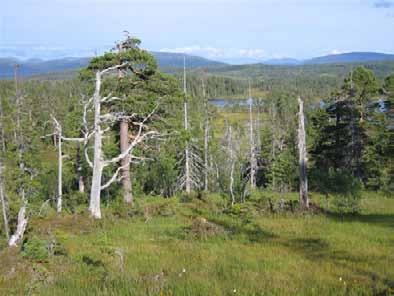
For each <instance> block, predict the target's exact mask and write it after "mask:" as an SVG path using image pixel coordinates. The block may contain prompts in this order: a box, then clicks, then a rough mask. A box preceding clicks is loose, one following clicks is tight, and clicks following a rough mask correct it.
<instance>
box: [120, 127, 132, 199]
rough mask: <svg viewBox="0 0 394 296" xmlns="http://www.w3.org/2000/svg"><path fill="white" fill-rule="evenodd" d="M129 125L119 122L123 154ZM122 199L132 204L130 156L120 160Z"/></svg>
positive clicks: (127, 144)
mask: <svg viewBox="0 0 394 296" xmlns="http://www.w3.org/2000/svg"><path fill="white" fill-rule="evenodd" d="M129 145H130V143H129V123H128V121H127V120H122V121H121V122H120V151H121V153H124V152H125V151H126V150H127V148H128V147H129ZM121 166H122V171H121V174H122V186H123V199H124V201H125V202H126V203H128V204H131V203H133V194H132V183H131V178H130V155H127V156H126V157H124V158H123V159H122V160H121Z"/></svg>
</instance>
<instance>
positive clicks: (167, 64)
mask: <svg viewBox="0 0 394 296" xmlns="http://www.w3.org/2000/svg"><path fill="white" fill-rule="evenodd" d="M152 54H153V55H154V56H155V58H156V60H157V62H158V64H159V67H160V68H161V69H162V70H164V71H167V72H171V69H176V68H181V67H183V57H184V54H181V53H167V52H152ZM89 60H90V58H62V59H57V60H39V59H34V60H27V61H21V60H18V59H15V58H0V79H1V78H3V79H4V78H9V77H12V75H13V73H14V65H15V64H19V65H21V67H20V72H19V73H20V75H21V76H24V77H27V76H33V75H43V74H48V73H59V72H75V71H77V70H78V69H80V68H83V67H86V65H87V64H88V63H89ZM374 61H394V55H393V54H384V53H375V52H351V53H344V54H335V55H327V56H322V57H316V58H312V59H308V60H297V59H291V58H285V59H271V60H267V61H263V62H260V63H258V62H256V64H265V65H273V66H297V65H313V64H344V63H366V62H374ZM226 65H227V64H225V63H222V62H217V61H213V60H209V59H206V58H202V57H198V56H192V55H186V66H187V67H188V68H189V69H190V68H199V67H202V68H221V67H223V66H226Z"/></svg>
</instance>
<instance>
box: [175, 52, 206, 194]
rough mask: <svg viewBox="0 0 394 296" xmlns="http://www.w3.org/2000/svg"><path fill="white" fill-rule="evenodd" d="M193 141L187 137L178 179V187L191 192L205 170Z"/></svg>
mask: <svg viewBox="0 0 394 296" xmlns="http://www.w3.org/2000/svg"><path fill="white" fill-rule="evenodd" d="M186 86H187V85H186V56H183V93H184V101H183V112H184V116H183V120H184V130H185V132H186V133H188V132H189V128H190V127H189V112H188V111H189V110H188V99H187V88H186ZM193 148H194V147H193V146H192V141H190V139H189V138H188V139H186V141H185V152H184V159H183V160H184V162H185V166H184V169H183V173H182V175H181V176H180V178H179V180H178V187H179V188H184V189H185V191H186V193H191V190H192V189H194V188H200V187H201V171H203V170H204V168H203V165H202V159H201V158H200V156H199V155H198V154H197V153H196V152H195V150H196V149H193Z"/></svg>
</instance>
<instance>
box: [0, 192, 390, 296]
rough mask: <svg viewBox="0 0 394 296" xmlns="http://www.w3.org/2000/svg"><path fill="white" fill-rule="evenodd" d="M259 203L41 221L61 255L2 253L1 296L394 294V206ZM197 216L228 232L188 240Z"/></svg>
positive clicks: (372, 200)
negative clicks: (281, 207)
mask: <svg viewBox="0 0 394 296" xmlns="http://www.w3.org/2000/svg"><path fill="white" fill-rule="evenodd" d="M295 196H296V195H295V194H290V195H289V196H287V198H294V197H295ZM313 197H315V199H316V200H319V199H320V198H321V197H320V196H317V195H313ZM259 204H262V202H261V201H259V200H258V199H257V200H256V203H247V204H244V205H241V206H238V207H237V211H235V209H234V210H229V209H226V208H225V206H224V205H223V202H220V197H218V196H210V197H208V198H207V199H206V200H205V201H200V200H192V201H189V202H183V203H182V202H180V201H179V199H178V198H173V199H169V200H163V199H161V198H152V199H147V200H144V201H143V202H140V203H139V205H138V207H137V209H136V210H134V211H131V210H130V211H129V213H133V216H131V217H129V215H128V209H125V208H123V209H122V208H120V209H117V210H116V211H114V209H111V208H109V209H107V210H106V212H105V218H104V219H103V220H101V221H92V220H90V219H89V218H88V217H87V216H84V215H75V216H72V215H64V216H62V217H55V218H53V217H52V218H45V219H36V220H34V221H32V222H31V224H30V229H29V233H28V234H27V237H32V236H33V235H34V236H38V237H41V238H42V239H44V240H50V239H52V240H55V241H56V242H57V245H58V248H59V249H61V250H62V251H61V252H59V254H57V255H53V256H50V257H49V259H48V260H46V261H44V262H38V261H33V260H32V259H30V260H29V259H27V258H26V257H23V256H22V255H20V254H18V253H17V251H16V250H3V251H2V252H1V253H0V261H1V262H2V264H1V266H0V272H1V278H0V289H1V290H0V294H1V295H25V294H28V293H31V294H33V295H390V293H394V268H393V262H394V199H386V198H383V197H380V196H372V197H367V198H365V199H364V200H363V203H362V212H361V213H360V214H358V215H345V216H340V215H334V214H330V215H325V214H305V213H275V214H272V213H270V212H268V211H266V210H264V209H263V208H262V207H259V206H258V205H259ZM117 216H120V217H122V218H118V217H117ZM196 217H204V218H206V219H207V220H208V221H210V222H211V223H214V225H217V226H218V227H220V229H222V232H220V233H218V234H216V235H212V236H208V237H207V238H198V237H196V236H194V235H192V234H191V232H190V229H192V228H193V226H192V225H193V219H195V218H196ZM121 258H123V259H121Z"/></svg>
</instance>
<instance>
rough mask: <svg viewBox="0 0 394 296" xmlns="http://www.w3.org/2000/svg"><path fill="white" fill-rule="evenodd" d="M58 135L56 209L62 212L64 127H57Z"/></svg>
mask: <svg viewBox="0 0 394 296" xmlns="http://www.w3.org/2000/svg"><path fill="white" fill-rule="evenodd" d="M57 135H58V145H57V152H58V156H57V157H58V171H57V174H58V175H57V204H56V211H57V213H61V211H62V202H63V200H62V198H63V188H62V187H63V154H62V129H61V127H60V126H58V127H57Z"/></svg>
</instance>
